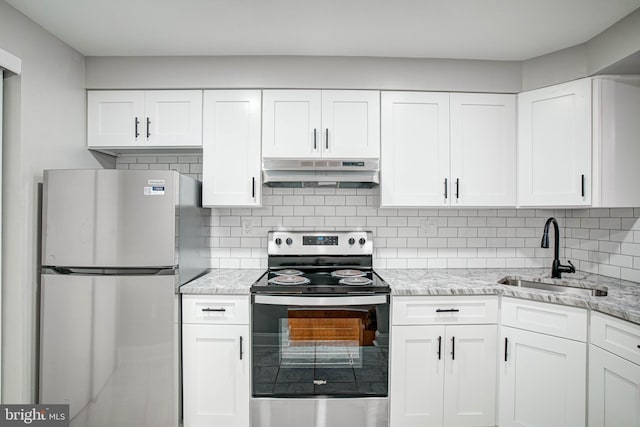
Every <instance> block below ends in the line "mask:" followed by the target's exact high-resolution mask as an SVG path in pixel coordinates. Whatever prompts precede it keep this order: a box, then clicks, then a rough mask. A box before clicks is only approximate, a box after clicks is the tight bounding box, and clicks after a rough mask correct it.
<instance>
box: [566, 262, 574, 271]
mask: <svg viewBox="0 0 640 427" xmlns="http://www.w3.org/2000/svg"><path fill="white" fill-rule="evenodd" d="M567 262H568V263H569V265H570V266H571V267H570V268H571V271H570V272H571V273H575V272H576V267H575V266H574V265H573V263H572V262H571V260H567Z"/></svg>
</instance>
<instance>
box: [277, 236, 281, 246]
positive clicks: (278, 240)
mask: <svg viewBox="0 0 640 427" xmlns="http://www.w3.org/2000/svg"><path fill="white" fill-rule="evenodd" d="M281 244H282V239H281V238H279V237H278V238H276V245H278V246H280V245H281Z"/></svg>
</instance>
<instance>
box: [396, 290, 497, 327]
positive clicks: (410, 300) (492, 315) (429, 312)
mask: <svg viewBox="0 0 640 427" xmlns="http://www.w3.org/2000/svg"><path fill="white" fill-rule="evenodd" d="M392 319H393V320H392V324H394V325H430V324H438V325H441V324H482V323H497V321H498V297H497V296H489V297H486V296H479V297H477V296H464V297H449V296H446V297H440V296H435V297H432V296H406V297H393V312H392Z"/></svg>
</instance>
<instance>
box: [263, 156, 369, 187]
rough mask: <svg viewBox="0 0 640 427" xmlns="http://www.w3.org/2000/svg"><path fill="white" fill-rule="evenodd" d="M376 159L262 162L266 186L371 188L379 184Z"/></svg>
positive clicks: (273, 160) (269, 160)
mask: <svg viewBox="0 0 640 427" xmlns="http://www.w3.org/2000/svg"><path fill="white" fill-rule="evenodd" d="M379 164H380V161H379V160H378V159H274V158H268V159H263V160H262V177H263V182H264V184H265V185H267V186H268V187H288V188H303V187H312V188H314V187H322V188H371V187H375V186H376V185H378V184H379V183H380V167H379Z"/></svg>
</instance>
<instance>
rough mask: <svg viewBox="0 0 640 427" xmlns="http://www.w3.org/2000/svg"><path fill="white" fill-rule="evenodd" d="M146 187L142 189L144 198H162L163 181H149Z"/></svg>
mask: <svg viewBox="0 0 640 427" xmlns="http://www.w3.org/2000/svg"><path fill="white" fill-rule="evenodd" d="M147 185H148V187H144V195H145V196H164V190H165V187H164V179H150V180H148V181H147Z"/></svg>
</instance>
